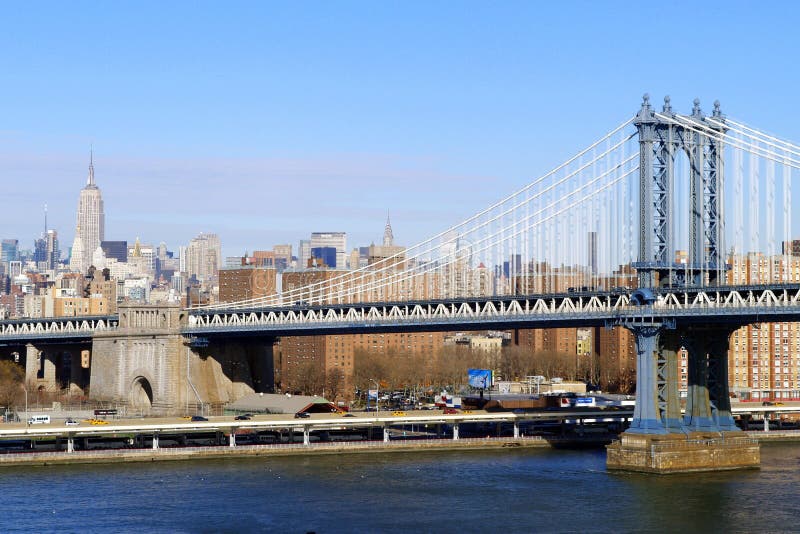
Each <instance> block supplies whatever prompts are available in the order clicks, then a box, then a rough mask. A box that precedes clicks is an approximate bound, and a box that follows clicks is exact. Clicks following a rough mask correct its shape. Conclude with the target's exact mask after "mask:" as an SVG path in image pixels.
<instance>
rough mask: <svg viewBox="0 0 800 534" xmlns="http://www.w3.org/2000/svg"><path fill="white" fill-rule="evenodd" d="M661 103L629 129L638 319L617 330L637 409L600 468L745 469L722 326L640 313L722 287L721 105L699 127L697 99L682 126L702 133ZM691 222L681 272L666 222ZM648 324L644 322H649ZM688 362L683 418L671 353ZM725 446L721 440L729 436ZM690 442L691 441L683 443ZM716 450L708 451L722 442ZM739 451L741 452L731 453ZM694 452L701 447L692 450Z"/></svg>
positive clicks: (754, 457) (746, 456) (753, 450)
mask: <svg viewBox="0 0 800 534" xmlns="http://www.w3.org/2000/svg"><path fill="white" fill-rule="evenodd" d="M676 116H677V115H676V114H675V113H674V112H673V110H672V106H671V104H670V99H669V97H666V98H665V99H664V107H663V108H662V111H661V112H656V111H654V110H653V108H652V107H651V105H650V99H649V96H648V95H644V101H643V102H642V107H641V109H640V110H639V113H638V114H637V115H636V118H635V119H634V125H635V126H636V127H637V129H638V133H639V158H640V160H639V179H640V182H639V184H640V190H639V223H640V226H639V258H638V261H637V262H636V263H634V267H635V268H636V269H637V273H638V277H639V289H638V290H637V293H638V295H637V296H636V298H635V299H632V300H635V301H638V303H639V304H640V305H641V306H642V307H643V313H642V316H641V317H640V318H637V319H632V320H629V321H626V322H623V323H622V324H621V326H623V327H625V328H627V329H628V330H630V331H631V332H632V333H633V334H634V336H635V338H636V352H637V359H636V369H637V371H636V374H637V380H636V408H635V410H634V416H633V421H632V423H631V426H630V428H629V429H628V430H627V431H626V432H625V433H624V434H623V436H622V439H621V441H620V442H619V443H616V444H614V445H611V446H609V448H608V466H609V467H610V468H615V469H633V470H644V471H662V472H663V471H670V470H684V471H693V470H711V469H733V468H740V467H753V466H754V465H758V463H759V452H758V445H757V444H755V445H754V444H753V443H751V442H749V441H748V440H747V439H743V438H738V437H736V436H737V434H738V435H740V436H741V431H740V430H739V429H738V428H737V427H736V425H735V424H734V421H733V417H732V415H731V406H730V398H729V394H728V376H727V369H728V355H727V351H728V343H729V338H730V335H731V334H732V332H733V328H732V327H731V326H728V325H703V324H682V323H677V322H676V321H674V320H672V321H669V320H657V319H653V315H652V314H650V313H647V308H652V307H653V306H654V305H655V304H656V303H657V299H658V291H659V289H660V288H666V287H676V286H678V287H680V286H694V287H705V286H716V285H720V284H723V283H724V280H725V270H726V266H725V263H724V256H723V254H724V246H723V242H722V238H723V221H722V202H721V200H722V199H721V192H722V183H723V165H722V157H723V145H722V143H721V142H720V141H719V137H718V136H715V135H714V132H720V133H724V131H725V129H724V124H723V123H724V120H725V119H724V117H723V115H722V113H721V111H720V106H719V102H715V103H714V111H713V119H714V120H713V121H708V122H707V121H706V120H705V117H704V115H703V113H702V111H701V110H700V102H699V100H697V99H695V101H694V107H693V109H692V114H691V116H690V118H691V119H692V121H695V123H702V124H704V125H705V126H701V127H698V128H691V127H685V126H682V125H681V124H678V123H677V121H674V120H671V119H672V118H674V117H676ZM680 151H683V152H684V153H685V154H686V156H687V158H688V160H689V184H688V188H686V189H688V191H689V197H690V198H689V199H688V201H689V202H688V205H689V213H687V214H683V215H682V214H679V213H676V209H675V207H676V202H675V197H674V192H675V189H676V188H675V161H676V156H677V155H678V154H679V152H680ZM680 216H688V217H689V251H688V252H689V258H688V265H683V264H681V265H677V264H676V263H675V261H674V258H673V255H674V254H675V237H674V228H675V224H674V217H680ZM648 316H650V319H648V318H647V317H648ZM681 349H685V350H686V351H687V353H688V381H689V384H688V392H687V399H686V406H685V411H684V415H683V416H682V415H681V406H680V397H679V378H678V377H679V374H678V353H679V351H680V350H681ZM729 433H730V435H729V436H728V438H727V441H725V440H726V438H725V436H726V434H729ZM687 437H688V438H695V439H687ZM720 438H721V440H722V443H721V444H720V443H716V441H715V440H717V439H720ZM739 442H741V443H739ZM698 443H700V445H699V446H698Z"/></svg>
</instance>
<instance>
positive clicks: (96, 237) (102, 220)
mask: <svg viewBox="0 0 800 534" xmlns="http://www.w3.org/2000/svg"><path fill="white" fill-rule="evenodd" d="M93 159H94V158H93V157H92V155H91V153H90V155H89V177H88V178H87V180H86V186H85V187H84V188H83V189H81V195H80V198H79V200H78V228H77V230H76V231H77V235H76V237H77V240H80V242H81V251H82V253H83V254H82V255H81V258H80V262H70V267H71V268H73V269H76V270H77V269H78V268H80V272H86V269H87V268H88V267H89V262H90V261H91V257H92V253H93V252H94V251H95V250H96V249H97V247H99V246H100V242H101V241H103V240H104V239H105V225H106V216H105V213H104V211H103V198H102V197H101V195H100V189H99V188H98V187H97V184H95V183H94V161H93ZM73 254H75V250H74V245H73ZM76 259H77V258H76ZM73 263H75V265H73ZM78 263H79V265H78Z"/></svg>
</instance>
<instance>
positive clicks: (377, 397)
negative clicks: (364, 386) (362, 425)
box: [367, 378, 381, 417]
mask: <svg viewBox="0 0 800 534" xmlns="http://www.w3.org/2000/svg"><path fill="white" fill-rule="evenodd" d="M369 381H370V382H372V383H373V384H375V417H378V410H379V408H380V405H379V404H378V401H379V400H380V396H381V392H380V389H381V387H380V384H378V382H377V381H375V380H373V379H371V378H370V379H369ZM367 396H369V393H367Z"/></svg>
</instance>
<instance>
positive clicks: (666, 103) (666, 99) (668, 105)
mask: <svg viewBox="0 0 800 534" xmlns="http://www.w3.org/2000/svg"><path fill="white" fill-rule="evenodd" d="M671 100H672V99H671V98H670V97H669V95H667V96H665V97H664V113H672V104H671Z"/></svg>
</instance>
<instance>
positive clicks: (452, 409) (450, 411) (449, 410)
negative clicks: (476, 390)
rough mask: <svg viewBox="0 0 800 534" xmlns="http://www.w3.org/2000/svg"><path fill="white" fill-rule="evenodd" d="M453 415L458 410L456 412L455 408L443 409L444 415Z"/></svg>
mask: <svg viewBox="0 0 800 534" xmlns="http://www.w3.org/2000/svg"><path fill="white" fill-rule="evenodd" d="M455 413H458V410H456V409H455V408H445V409H444V414H445V415H453V414H455Z"/></svg>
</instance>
